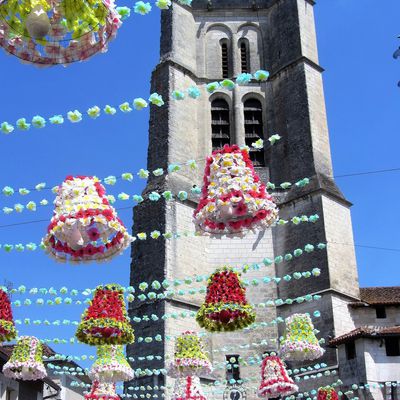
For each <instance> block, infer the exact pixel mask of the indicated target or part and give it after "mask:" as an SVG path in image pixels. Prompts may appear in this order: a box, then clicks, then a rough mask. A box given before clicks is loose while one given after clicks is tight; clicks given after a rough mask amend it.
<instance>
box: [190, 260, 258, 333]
mask: <svg viewBox="0 0 400 400" xmlns="http://www.w3.org/2000/svg"><path fill="white" fill-rule="evenodd" d="M255 319H256V314H255V312H254V309H253V306H251V305H250V304H248V303H247V300H246V290H245V288H244V286H243V284H242V282H241V280H240V275H239V274H238V273H237V272H235V271H233V270H232V269H231V268H228V267H225V268H222V269H218V270H217V271H216V272H215V273H214V274H212V275H211V276H210V278H209V279H208V285H207V294H206V298H205V302H204V303H203V304H202V306H201V307H200V309H199V311H198V313H197V315H196V320H197V322H198V323H199V325H200V326H201V327H202V328H205V329H206V330H207V331H209V332H223V331H235V330H238V329H243V328H245V327H246V326H249V325H251V324H252V323H253V322H254V321H255Z"/></svg>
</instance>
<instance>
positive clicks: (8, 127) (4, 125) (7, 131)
mask: <svg viewBox="0 0 400 400" xmlns="http://www.w3.org/2000/svg"><path fill="white" fill-rule="evenodd" d="M0 130H1V131H2V132H3V133H5V134H6V135H8V134H10V133H11V132H13V131H14V127H13V126H12V125H11V124H9V123H8V122H2V123H1V125H0Z"/></svg>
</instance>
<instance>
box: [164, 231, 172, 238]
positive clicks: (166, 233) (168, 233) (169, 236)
mask: <svg viewBox="0 0 400 400" xmlns="http://www.w3.org/2000/svg"><path fill="white" fill-rule="evenodd" d="M163 236H164V238H165V239H172V237H173V234H172V232H165V233H163Z"/></svg>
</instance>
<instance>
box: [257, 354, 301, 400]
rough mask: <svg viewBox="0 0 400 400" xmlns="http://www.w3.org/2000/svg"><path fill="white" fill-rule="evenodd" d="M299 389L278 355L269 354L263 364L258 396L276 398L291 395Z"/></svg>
mask: <svg viewBox="0 0 400 400" xmlns="http://www.w3.org/2000/svg"><path fill="white" fill-rule="evenodd" d="M298 390H299V388H298V386H297V385H296V384H295V383H294V381H293V379H292V378H290V377H289V375H288V372H287V371H286V368H285V365H284V364H283V362H282V360H281V359H280V358H279V357H277V356H267V357H265V358H264V360H263V362H262V364H261V385H260V387H259V388H258V396H259V397H264V398H267V399H269V398H274V397H279V396H289V395H290V394H292V393H295V392H297V391H298Z"/></svg>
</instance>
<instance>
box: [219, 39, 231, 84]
mask: <svg viewBox="0 0 400 400" xmlns="http://www.w3.org/2000/svg"><path fill="white" fill-rule="evenodd" d="M221 56H222V78H224V79H226V78H228V77H229V57H228V43H227V42H222V43H221Z"/></svg>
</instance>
